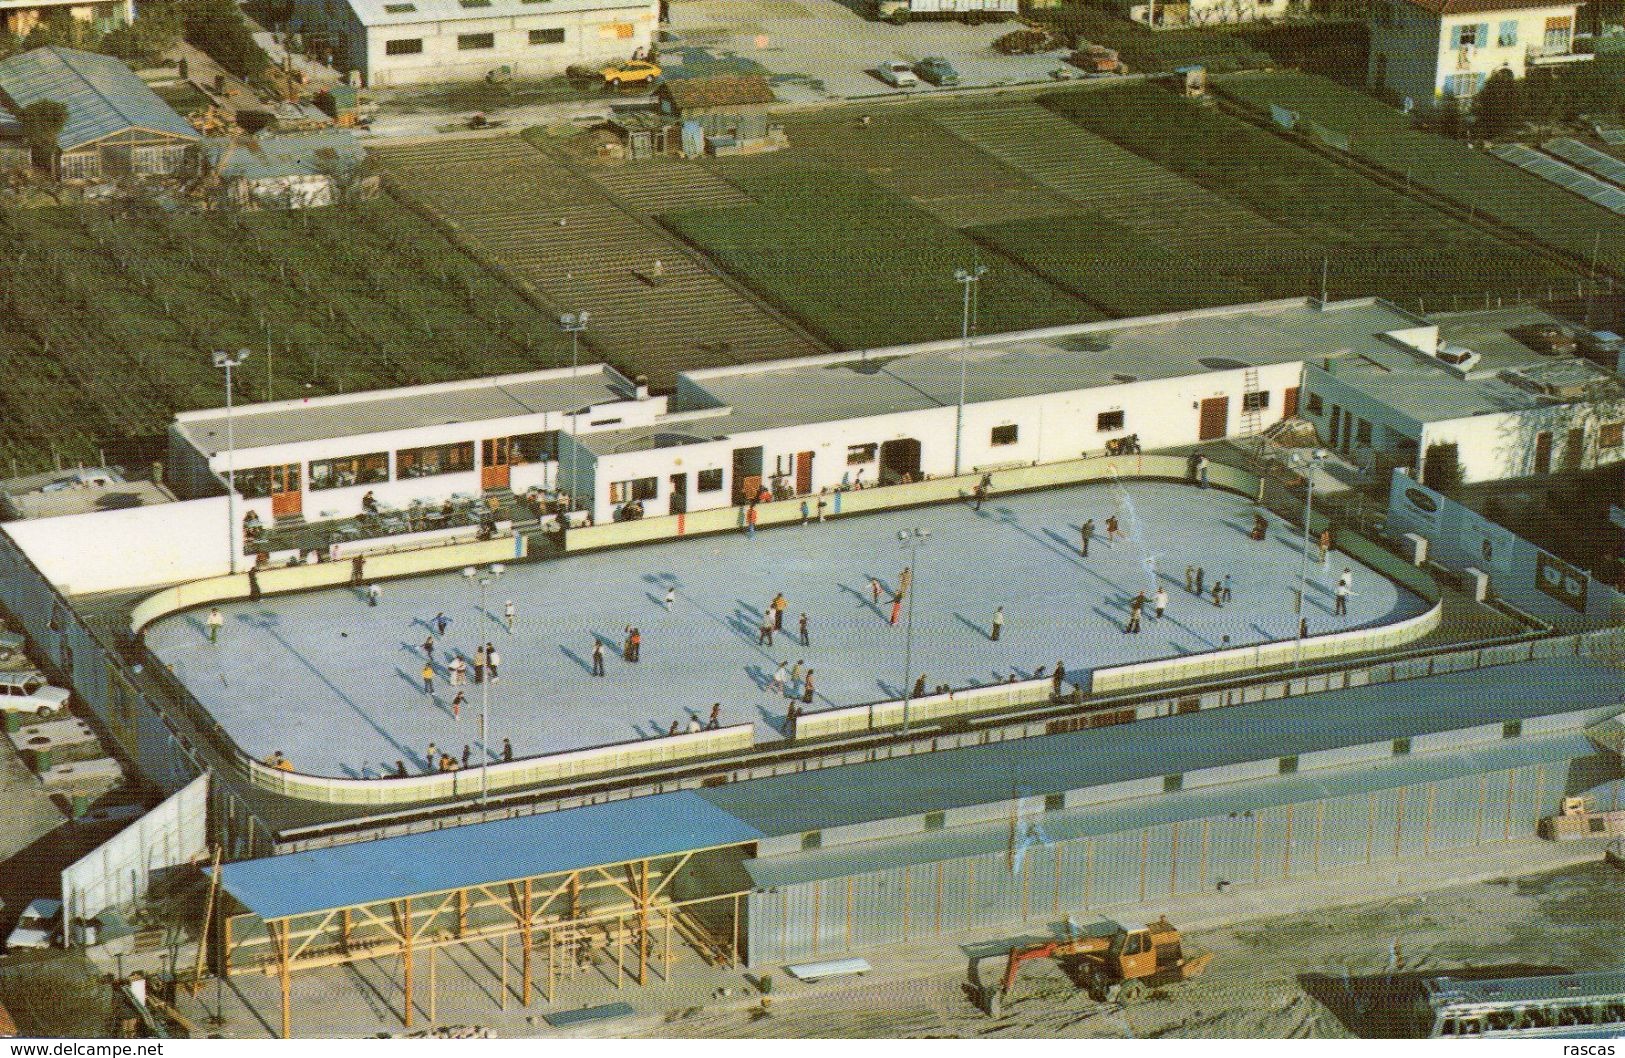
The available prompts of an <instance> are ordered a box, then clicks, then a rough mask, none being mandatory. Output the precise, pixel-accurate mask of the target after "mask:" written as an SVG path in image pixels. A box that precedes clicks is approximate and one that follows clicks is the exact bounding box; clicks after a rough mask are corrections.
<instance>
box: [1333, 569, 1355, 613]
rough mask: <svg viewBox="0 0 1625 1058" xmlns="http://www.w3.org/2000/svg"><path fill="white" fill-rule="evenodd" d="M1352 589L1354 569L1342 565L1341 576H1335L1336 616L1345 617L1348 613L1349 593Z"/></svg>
mask: <svg viewBox="0 0 1625 1058" xmlns="http://www.w3.org/2000/svg"><path fill="white" fill-rule="evenodd" d="M1353 590H1354V571H1353V570H1351V569H1349V568H1348V567H1347V566H1344V567H1343V574H1342V576H1340V577H1338V578H1337V609H1336V611H1335V613H1336V615H1337V616H1338V617H1347V616H1348V614H1349V594H1350V592H1352V591H1353Z"/></svg>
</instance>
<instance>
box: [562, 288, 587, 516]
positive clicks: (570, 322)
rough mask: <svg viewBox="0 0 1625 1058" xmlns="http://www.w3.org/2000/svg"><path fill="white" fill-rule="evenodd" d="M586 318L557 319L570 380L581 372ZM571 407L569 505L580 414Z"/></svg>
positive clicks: (579, 314)
mask: <svg viewBox="0 0 1625 1058" xmlns="http://www.w3.org/2000/svg"><path fill="white" fill-rule="evenodd" d="M587 318H588V313H587V311H586V310H585V309H583V310H581V311H580V312H566V313H565V314H564V315H562V316H560V317H559V326H560V327H561V328H563V329H564V330H566V331H568V332H569V334H570V378H571V379H574V378H575V377H576V374H577V373H578V372H579V371H580V370H581V363H580V357H579V355H578V351H579V348H580V340H581V332H582V331H584V330H586V329H587ZM573 405H574V402H572V407H571V408H570V501H571V503H574V502H575V501H576V500H577V499H578V498H579V497H577V496H576V425H577V417H578V416H580V414H581V409H580V408H578V407H574V406H573ZM564 518H565V520H566V522H568V521H569V518H570V512H569V511H565V512H564Z"/></svg>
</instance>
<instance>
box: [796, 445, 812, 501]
mask: <svg viewBox="0 0 1625 1058" xmlns="http://www.w3.org/2000/svg"><path fill="white" fill-rule="evenodd" d="M812 460H813V454H812V453H811V452H797V453H796V495H797V496H805V495H807V493H809V492H811V491H812Z"/></svg>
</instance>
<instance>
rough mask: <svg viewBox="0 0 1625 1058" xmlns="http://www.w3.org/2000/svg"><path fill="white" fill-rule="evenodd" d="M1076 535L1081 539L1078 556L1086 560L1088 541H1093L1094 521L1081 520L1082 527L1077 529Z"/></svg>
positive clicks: (1089, 519) (1090, 519)
mask: <svg viewBox="0 0 1625 1058" xmlns="http://www.w3.org/2000/svg"><path fill="white" fill-rule="evenodd" d="M1078 535H1079V537H1081V538H1082V539H1081V540H1080V546H1079V548H1078V555H1079V557H1081V558H1088V557H1089V541H1090V540H1092V539H1094V535H1095V520H1094V519H1093V518H1085V519H1084V520H1083V525H1081V526H1080V527H1079V528H1078Z"/></svg>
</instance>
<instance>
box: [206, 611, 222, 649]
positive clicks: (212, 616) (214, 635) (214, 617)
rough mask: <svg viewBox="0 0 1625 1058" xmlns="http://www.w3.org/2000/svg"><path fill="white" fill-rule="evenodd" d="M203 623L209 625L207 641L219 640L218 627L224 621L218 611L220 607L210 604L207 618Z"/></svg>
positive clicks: (214, 641) (216, 641)
mask: <svg viewBox="0 0 1625 1058" xmlns="http://www.w3.org/2000/svg"><path fill="white" fill-rule="evenodd" d="M204 623H205V624H207V625H208V626H209V642H211V643H218V642H220V628H221V626H223V625H224V624H225V623H226V619H225V617H224V616H223V615H222V614H221V613H220V607H218V606H211V607H210V608H209V616H208V619H207V620H206V621H205V622H204Z"/></svg>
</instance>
